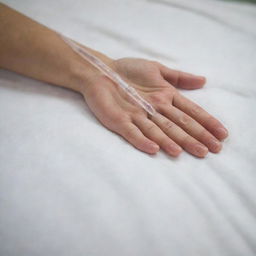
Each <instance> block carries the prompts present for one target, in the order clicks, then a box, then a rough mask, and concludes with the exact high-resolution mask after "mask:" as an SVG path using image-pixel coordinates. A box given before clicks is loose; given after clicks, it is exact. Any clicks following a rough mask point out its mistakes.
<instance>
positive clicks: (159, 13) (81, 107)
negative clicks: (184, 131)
mask: <svg viewBox="0 0 256 256" xmlns="http://www.w3.org/2000/svg"><path fill="white" fill-rule="evenodd" d="M3 2H4V3H6V4H9V5H10V6H12V7H13V8H16V9H17V10H19V11H21V12H23V13H25V14H27V15H28V16H30V17H32V18H34V19H36V20H38V21H39V22H41V23H43V24H45V25H47V26H49V27H51V28H53V29H55V30H57V31H60V32H62V33H63V34H65V35H67V36H70V37H72V38H74V39H75V40H78V41H80V42H82V43H84V44H86V45H88V46H90V47H93V48H96V49H98V50H99V51H102V52H104V53H106V54H108V55H110V56H111V57H113V58H119V57H124V56H137V57H143V58H148V59H155V60H158V61H161V62H162V63H164V64H166V65H169V66H170V67H173V68H178V69H182V70H187V71H189V72H195V73H199V74H203V75H205V76H206V77H207V78H208V82H207V85H206V87H205V88H204V89H202V90H197V91H189V92H187V91H184V94H185V95H186V96H187V97H189V98H191V99H193V100H195V101H196V102H198V103H199V104H201V105H202V106H203V107H204V108H205V109H207V110H208V111H209V112H211V113H212V114H213V115H215V116H216V117H218V118H219V119H220V120H221V121H222V122H223V123H224V124H225V125H226V126H227V127H228V129H229V131H230V136H229V138H228V139H227V140H226V141H225V143H224V148H223V151H222V152H221V153H220V154H218V155H215V154H211V153H210V154H209V155H208V156H207V157H206V159H197V158H194V157H193V156H191V155H189V154H187V153H183V154H182V155H181V156H180V157H179V158H178V159H172V158H171V157H168V156H167V155H166V154H165V153H163V152H159V153H158V154H157V155H156V156H153V157H152V156H149V155H147V154H144V153H142V152H140V151H138V150H135V149H134V148H133V147H132V146H131V145H129V144H128V143H127V142H126V141H125V140H123V139H122V138H121V137H119V136H118V135H116V134H114V133H112V132H110V131H108V130H107V129H105V128H104V127H103V126H102V125H101V124H100V123H99V122H98V121H97V120H96V119H95V118H94V116H93V115H92V114H91V113H90V111H89V109H88V107H87V106H86V104H85V103H84V100H83V98H82V96H81V95H79V94H77V93H75V92H72V91H70V90H66V89H64V88H58V87H55V86H52V85H50V84H45V83H42V82H39V81H35V80H33V79H29V78H26V77H23V76H20V75H17V74H15V73H12V72H9V71H5V70H0V255H1V256H2V255H3V256H7V255H8V256H18V255H19V256H23V255H24V256H25V255H26V256H32V255H33V256H35V255H38V256H43V255H47V256H51V255H62V256H67V255H71V256H78V255H79V256H80V255H81V256H82V255H83V256H84V255H88V256H89V255H90V256H91V255H93V256H102V255H107V256H108V255H111V256H114V255H118V256H126V255H127V256H128V255H129V256H131V255H132V256H137V255H138V256H146V255H147V256H151V255H152V256H155V255H159V256H169V255H179V256H183V255H184V256H198V255H208V256H211V255H214V256H215V255H218V256H219V255H221V256H222V255H223V256H226V255H227V256H236V255H237V256H238V255H239V256H240V255H243V256H252V255H256V199H255V194H256V186H255V185H256V173H255V172H256V159H255V157H256V146H255V131H256V121H255V110H256V85H255V81H256V47H255V46H256V29H255V28H256V26H255V25H256V6H255V5H250V4H239V3H231V2H221V1H213V0H194V1H190V0H179V1H178V0H149V1H145V0H140V1H135V0H130V1H128V0H123V1H120V0H106V1H101V0H94V1H82V0H78V1H68V0H59V1H50V0H45V1H35V0H23V1H19V0H5V1H3ZM56 75H57V74H56Z"/></svg>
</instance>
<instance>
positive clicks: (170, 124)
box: [163, 121, 174, 133]
mask: <svg viewBox="0 0 256 256" xmlns="http://www.w3.org/2000/svg"><path fill="white" fill-rule="evenodd" d="M173 128H174V123H173V122H171V121H165V122H164V123H163V131H164V132H165V133H167V132H169V131H170V130H171V129H173Z"/></svg>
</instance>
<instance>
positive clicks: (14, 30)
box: [0, 3, 111, 91]
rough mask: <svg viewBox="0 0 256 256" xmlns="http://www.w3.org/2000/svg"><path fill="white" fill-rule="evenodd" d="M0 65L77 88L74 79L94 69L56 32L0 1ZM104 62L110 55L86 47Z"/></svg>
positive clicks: (50, 81)
mask: <svg viewBox="0 0 256 256" xmlns="http://www.w3.org/2000/svg"><path fill="white" fill-rule="evenodd" d="M0 35H1V36H0V68H4V69H9V70H12V71H15V72H17V73H20V74H22V75H25V76H29V77H32V78H35V79H38V80H42V81H45V82H49V83H52V84H55V85H59V86H64V87H67V88H70V89H73V90H76V91H80V88H79V86H77V84H76V83H74V80H75V79H82V77H84V78H85V79H86V77H87V76H89V74H90V72H92V71H93V72H95V71H96V70H95V68H93V67H92V66H91V65H90V64H89V63H87V62H85V61H83V60H82V59H81V58H80V57H79V56H77V54H76V53H74V52H73V50H72V49H70V47H69V46H67V45H66V43H65V42H63V40H62V39H61V38H60V37H59V35H58V34H57V33H56V32H54V31H52V30H50V29H48V28H47V27H45V26H43V25H41V24H39V23H37V22H35V21H33V20H32V19H30V18H28V17H26V16H24V15H22V14H21V13H19V12H17V11H15V10H13V9H11V8H9V7H7V6H5V5H3V4H1V3H0ZM86 48H87V49H88V50H89V51H90V52H92V53H93V54H94V55H96V56H98V57H100V58H101V59H102V60H104V61H105V62H106V63H108V62H110V61H111V59H110V58H108V57H107V56H104V55H103V54H101V53H99V52H97V51H94V50H92V49H89V48H88V47H86ZM83 86H84V85H83Z"/></svg>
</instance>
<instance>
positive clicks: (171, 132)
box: [152, 113, 208, 158]
mask: <svg viewBox="0 0 256 256" xmlns="http://www.w3.org/2000/svg"><path fill="white" fill-rule="evenodd" d="M152 121H154V122H155V123H156V124H157V125H158V126H159V127H160V128H161V129H162V130H163V131H164V132H165V133H166V134H167V135H168V136H169V137H170V138H171V139H172V140H173V141H175V142H176V143H177V144H178V145H180V146H181V147H182V148H183V149H184V150H186V151H187V152H189V153H191V154H192V155H195V156H197V157H200V158H202V157H205V156H206V154H207V153H208V149H207V147H205V146H204V145H203V144H202V143H200V142H199V141H198V140H196V139H195V138H193V137H192V136H190V135H189V134H188V133H186V132H185V131H184V130H183V129H181V128H180V127H179V126H178V125H176V124H175V123H174V122H172V121H171V120H169V119H168V118H166V117H165V116H163V115H161V114H159V113H158V114H157V115H155V116H154V117H152Z"/></svg>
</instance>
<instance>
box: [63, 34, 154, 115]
mask: <svg viewBox="0 0 256 256" xmlns="http://www.w3.org/2000/svg"><path fill="white" fill-rule="evenodd" d="M60 36H61V38H62V39H63V40H64V41H65V42H66V43H67V44H68V45H69V46H70V47H71V48H72V49H73V50H74V51H75V52H76V53H78V54H79V55H80V56H81V57H82V58H83V59H85V60H87V61H89V62H90V63H91V64H92V65H93V66H95V67H96V68H97V69H99V70H100V71H101V72H102V73H104V74H105V75H106V76H107V77H109V78H110V79H111V80H112V81H113V82H115V83H116V84H117V85H118V86H119V87H121V88H122V89H123V90H124V91H125V92H126V93H127V94H128V95H129V96H130V97H132V98H133V99H134V100H135V101H136V102H137V103H138V104H139V105H140V106H141V107H142V108H143V109H144V110H146V111H147V112H148V113H149V114H150V115H152V116H153V115H155V114H156V110H155V109H154V107H153V106H152V105H151V104H150V103H148V102H147V101H146V100H144V99H143V98H142V97H141V96H140V95H139V94H138V93H137V91H136V90H135V89H134V88H133V87H131V86H129V85H128V84H127V83H126V82H125V81H124V80H123V79H122V78H121V77H120V76H119V75H118V74H117V73H116V72H114V71H113V70H112V69H111V68H110V67H108V66H107V65H106V64H105V63H103V62H102V61H101V60H100V59H98V58H97V57H95V56H94V55H92V54H91V53H89V52H88V51H87V50H86V49H85V48H83V47H82V46H80V45H78V44H77V43H76V42H74V41H73V40H71V39H69V38H67V37H65V36H63V35H61V34H60Z"/></svg>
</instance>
